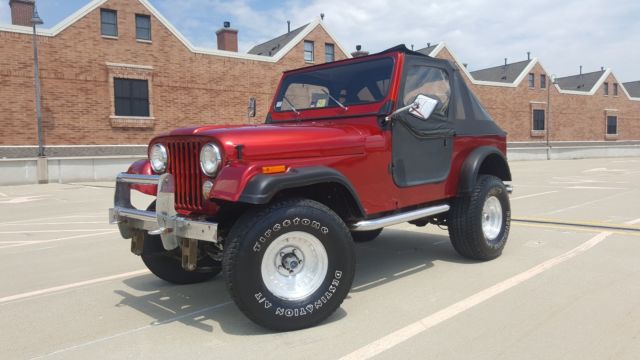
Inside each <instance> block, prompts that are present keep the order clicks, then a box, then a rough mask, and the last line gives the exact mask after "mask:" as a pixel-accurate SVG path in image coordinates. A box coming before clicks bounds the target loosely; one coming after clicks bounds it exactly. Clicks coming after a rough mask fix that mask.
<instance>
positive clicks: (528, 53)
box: [527, 51, 531, 60]
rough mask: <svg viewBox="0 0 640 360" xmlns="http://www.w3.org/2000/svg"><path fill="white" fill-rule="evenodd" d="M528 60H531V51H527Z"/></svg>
mask: <svg viewBox="0 0 640 360" xmlns="http://www.w3.org/2000/svg"><path fill="white" fill-rule="evenodd" d="M527 60H531V51H527Z"/></svg>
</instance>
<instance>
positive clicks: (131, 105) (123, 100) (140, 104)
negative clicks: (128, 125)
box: [113, 78, 149, 117]
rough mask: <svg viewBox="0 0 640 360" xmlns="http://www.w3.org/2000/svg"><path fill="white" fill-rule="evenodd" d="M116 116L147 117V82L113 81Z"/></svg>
mask: <svg viewBox="0 0 640 360" xmlns="http://www.w3.org/2000/svg"><path fill="white" fill-rule="evenodd" d="M113 82H114V96H115V115H116V116H137V117H138V116H139V117H148V116H149V82H148V81H147V80H136V79H117V78H116V79H113Z"/></svg>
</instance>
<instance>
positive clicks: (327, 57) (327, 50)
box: [324, 44, 335, 62]
mask: <svg viewBox="0 0 640 360" xmlns="http://www.w3.org/2000/svg"><path fill="white" fill-rule="evenodd" d="M334 60H335V49H334V46H333V44H324V61H325V62H333V61H334Z"/></svg>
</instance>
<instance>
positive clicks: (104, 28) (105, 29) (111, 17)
mask: <svg viewBox="0 0 640 360" xmlns="http://www.w3.org/2000/svg"><path fill="white" fill-rule="evenodd" d="M100 31H101V33H102V35H103V36H112V37H117V36H118V13H117V12H116V11H115V10H108V9H100Z"/></svg>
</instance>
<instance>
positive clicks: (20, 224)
mask: <svg viewBox="0 0 640 360" xmlns="http://www.w3.org/2000/svg"><path fill="white" fill-rule="evenodd" d="M106 223H107V222H106V221H70V222H51V223H41V222H38V223H18V224H0V226H25V225H80V224H102V225H105V224H106Z"/></svg>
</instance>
